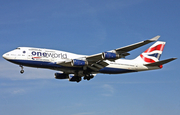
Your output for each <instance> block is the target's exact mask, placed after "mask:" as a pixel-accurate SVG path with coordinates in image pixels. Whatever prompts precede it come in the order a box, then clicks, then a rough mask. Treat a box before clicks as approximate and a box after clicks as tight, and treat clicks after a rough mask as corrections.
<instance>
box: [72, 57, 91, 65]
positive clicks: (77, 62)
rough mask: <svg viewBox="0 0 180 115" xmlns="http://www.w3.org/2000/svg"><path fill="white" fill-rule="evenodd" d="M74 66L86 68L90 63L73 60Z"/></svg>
mask: <svg viewBox="0 0 180 115" xmlns="http://www.w3.org/2000/svg"><path fill="white" fill-rule="evenodd" d="M71 65H72V66H85V65H88V62H87V61H86V60H78V59H73V60H72V62H71Z"/></svg>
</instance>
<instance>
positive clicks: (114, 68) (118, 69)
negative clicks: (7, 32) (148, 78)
mask: <svg viewBox="0 0 180 115" xmlns="http://www.w3.org/2000/svg"><path fill="white" fill-rule="evenodd" d="M3 57H4V58H5V59H6V60H8V61H10V62H12V63H15V64H18V65H22V66H30V67H36V68H47V69H54V70H59V71H63V72H65V73H74V72H75V71H83V67H65V66H61V65H58V64H57V62H64V61H68V60H69V61H71V60H72V59H83V58H86V55H77V54H74V53H69V52H64V51H59V50H51V49H42V48H32V47H18V48H16V49H15V50H12V51H10V52H7V53H5V54H4V55H3ZM106 62H107V63H108V64H109V65H108V66H106V67H104V68H102V69H100V70H99V71H98V72H94V73H108V74H119V73H128V72H137V71H145V70H152V69H159V67H147V66H144V65H143V63H141V62H140V61H139V60H138V59H133V60H126V59H117V60H115V61H108V60H106ZM92 73H93V72H92Z"/></svg>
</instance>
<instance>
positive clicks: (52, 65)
mask: <svg viewBox="0 0 180 115" xmlns="http://www.w3.org/2000/svg"><path fill="white" fill-rule="evenodd" d="M8 61H10V62H12V63H15V64H18V65H23V66H28V67H36V68H47V69H53V70H60V71H64V70H79V69H80V68H75V67H64V66H61V65H57V64H56V63H53V62H44V61H33V60H8Z"/></svg>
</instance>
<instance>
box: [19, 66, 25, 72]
mask: <svg viewBox="0 0 180 115" xmlns="http://www.w3.org/2000/svg"><path fill="white" fill-rule="evenodd" d="M19 66H20V67H21V71H20V73H21V74H23V73H24V70H23V66H22V65H19Z"/></svg>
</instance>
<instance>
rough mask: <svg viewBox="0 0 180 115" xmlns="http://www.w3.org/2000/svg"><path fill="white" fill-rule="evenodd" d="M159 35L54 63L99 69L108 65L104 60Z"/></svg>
mask: <svg viewBox="0 0 180 115" xmlns="http://www.w3.org/2000/svg"><path fill="white" fill-rule="evenodd" d="M159 37H160V36H156V37H154V38H151V39H149V40H145V41H141V42H138V43H135V44H132V45H128V46H125V47H121V48H118V49H115V50H111V51H107V52H103V53H99V54H95V55H90V56H86V57H82V59H71V60H66V61H63V62H57V63H56V64H58V65H62V66H76V67H78V66H79V67H82V66H84V65H86V66H87V67H88V68H90V69H91V70H93V71H99V70H100V69H102V68H104V67H106V66H107V65H109V64H108V63H107V62H106V60H110V61H114V60H116V59H119V58H124V57H125V56H127V55H130V54H129V53H128V52H129V51H131V50H134V49H136V48H139V47H141V46H143V45H146V44H148V43H151V42H154V41H157V40H158V39H159ZM81 64H82V66H81Z"/></svg>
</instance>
